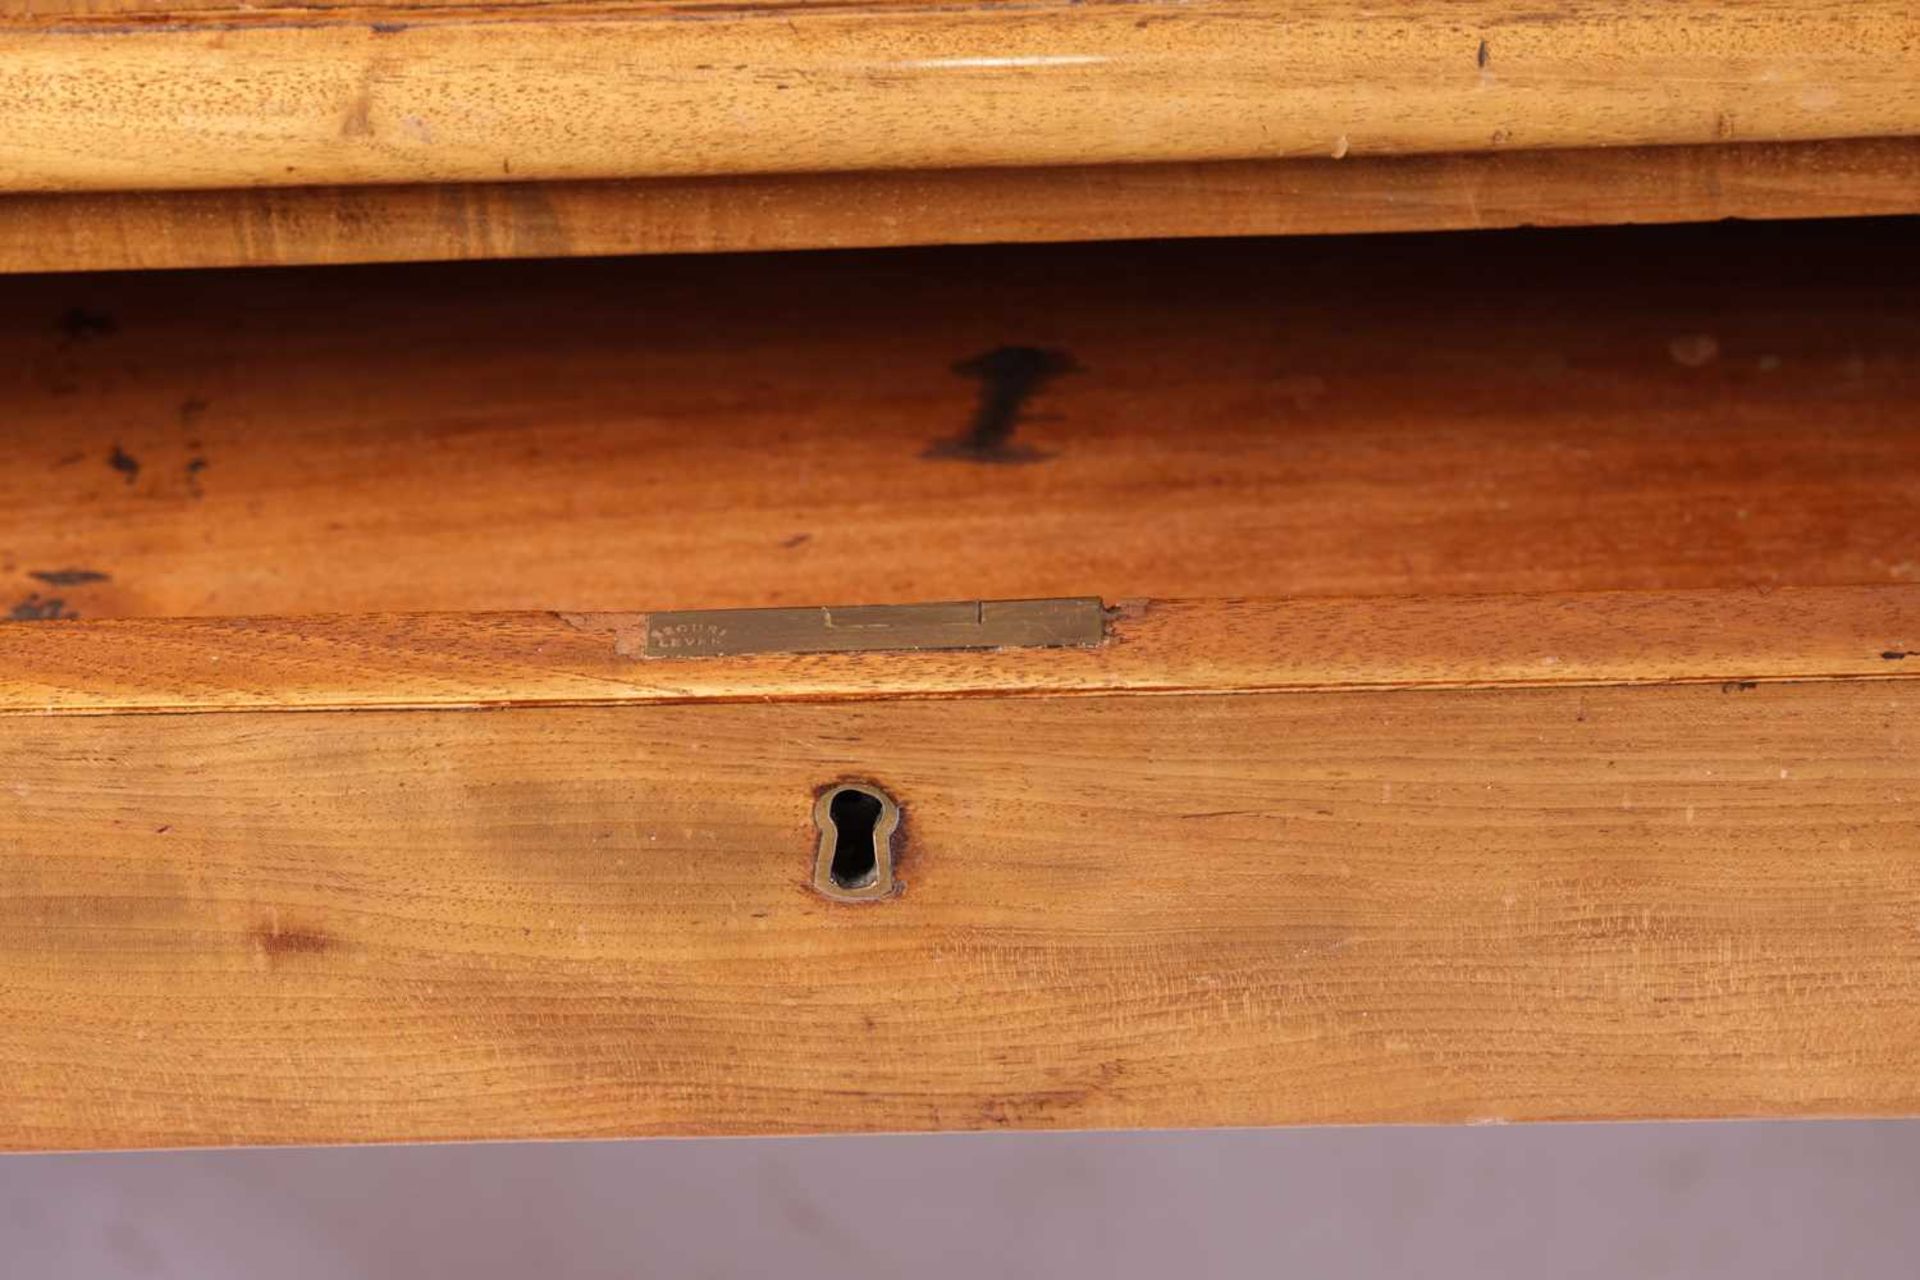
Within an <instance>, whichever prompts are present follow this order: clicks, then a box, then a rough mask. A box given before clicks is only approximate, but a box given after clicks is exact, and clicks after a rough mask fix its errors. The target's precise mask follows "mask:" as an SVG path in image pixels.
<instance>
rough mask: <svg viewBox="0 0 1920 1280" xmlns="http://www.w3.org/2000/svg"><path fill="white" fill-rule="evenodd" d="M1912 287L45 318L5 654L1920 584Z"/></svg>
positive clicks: (1660, 270) (255, 307)
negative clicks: (946, 607)
mask: <svg viewBox="0 0 1920 1280" xmlns="http://www.w3.org/2000/svg"><path fill="white" fill-rule="evenodd" d="M1911 248H1912V232H1911V229H1910V228H1909V227H1908V226H1907V225H1906V224H1904V223H1900V222H1888V223H1878V222H1854V223H1845V224H1839V225H1827V226H1819V225H1794V226H1788V225H1779V226H1773V227H1768V226H1752V227H1713V228H1696V229H1679V228H1675V229H1663V230H1643V231H1632V232H1624V231H1606V232H1578V233H1574V232H1558V233H1518V232H1515V233H1505V234H1503V235H1502V236H1500V237H1484V238H1481V237H1434V238H1393V239H1361V240H1353V241H1317V240H1293V241H1272V242H1245V243H1198V242H1196V243H1189V244H1183V245H1135V246H1129V247H1126V248H1124V249H1121V248H1107V247H1097V246H1065V247H1054V248H1048V249H1045V250H1040V249H994V250H986V249H979V250H965V251H961V250H952V251H904V252H900V253H890V254H883V255H873V256H867V257H859V256H852V255H845V256H843V255H835V254H819V255H787V256H768V257H762V258H725V257H720V258H708V259H693V260H672V259H664V258H661V259H646V260H633V261H627V262H620V263H576V264H564V263H542V264H512V263H498V264H486V265H483V266H474V267H459V268H453V267H446V268H425V267H409V268H381V269H377V270H375V269H345V270H341V271H338V272H266V273H247V272H236V273H229V274H220V273H204V274H197V273H175V274H164V275H155V276H150V277H135V276H78V277H62V278H51V277H50V278H17V279H15V280H13V281H11V282H10V283H9V285H8V287H7V289H6V290H5V291H4V293H3V294H0V350H5V351H6V352H7V359H5V360H0V442H3V443H4V456H5V457H6V458H7V459H8V464H9V465H8V466H7V467H5V468H0V583H4V585H5V587H6V594H5V595H4V596H0V610H11V611H13V612H15V613H16V615H18V616H29V615H33V616H46V615H50V614H56V613H57V614H77V615H79V616H81V617H83V618H108V617H128V616H218V615H234V614H240V615H247V616H254V617H259V616H265V615H272V614H313V613H393V612H433V611H454V612H475V611H517V610H565V611H606V610H633V609H651V608H660V609H674V608H704V607H729V606H755V605H781V604H789V605H806V604H822V603H854V602H860V603H897V602H911V601H916V600H938V599H952V598H968V597H984V598H1017V597H1033V596H1070V595H1098V596H1102V597H1104V598H1106V599H1108V600H1121V599H1130V598H1136V597H1157V598H1183V597H1207V596H1212V597H1233V596H1273V597H1298V596H1326V597H1333V596H1367V595H1422V594H1459V593H1502V592H1513V593H1547V592H1564V591H1594V590H1695V589H1710V588H1722V587H1750V586H1776V585H1801V586H1846V585H1857V584H1898V583H1911V582H1915V581H1920V521H1916V519H1915V511H1916V510H1917V509H1920V418H1916V415H1915V412H1914V407H1915V405H1916V404H1920V324H1917V323H1916V318H1915V314H1914V308H1913V303H1912V299H1913V298H1914V296H1916V293H1920V279H1916V276H1915V268H1916V265H1920V264H1917V263H1916V259H1915V256H1914V255H1913V254H1912V253H1911V252H1910V250H1911ZM1009 345H1015V346H1018V345H1026V346H1033V347H1038V348H1044V349H1051V350H1060V351H1064V352H1066V353H1067V354H1068V355H1069V356H1070V357H1071V359H1072V360H1073V361H1074V362H1075V363H1076V364H1077V366H1078V371H1077V372H1071V373H1064V374H1061V375H1060V376H1058V377H1055V378H1054V379H1052V380H1051V381H1049V382H1047V383H1046V384H1045V385H1044V386H1042V387H1040V388H1039V389H1038V391H1037V392H1036V393H1035V394H1034V395H1032V396H1031V397H1030V398H1029V399H1028V400H1027V401H1026V403H1025V404H1024V406H1023V407H1022V409H1021V411H1020V414H1019V416H1018V421H1017V422H1016V423H1015V424H1014V425H1013V429H1012V434H1011V435H1010V437H1009V439H1008V442H1007V443H1008V448H1009V450H1011V451H1012V452H1013V454H1014V457H1015V459H1016V460H1014V461H1001V462H992V461H989V460H980V459H979V458H978V457H976V458H975V459H974V460H969V459H968V457H966V456H961V457H955V456H951V455H950V454H941V450H942V449H944V448H945V447H946V445H947V444H949V443H950V442H952V441H954V440H956V439H966V438H967V437H968V432H969V430H970V422H971V420H972V419H973V417H974V415H975V412H976V408H977V405H978V401H979V397H980V393H981V390H982V383H981V381H980V380H979V378H977V377H969V376H965V375H962V374H959V373H956V372H955V371H954V366H955V365H956V363H960V362H965V361H967V360H969V359H970V358H972V357H976V356H978V355H980V354H982V353H984V352H988V351H992V350H995V349H999V348H1002V347H1006V346H1009ZM1022 450H1024V451H1025V452H1021V451H1022ZM930 452H931V453H935V454H936V455H939V456H931V457H930V456H928V454H929V453H930ZM1017 459H1025V460H1024V461H1020V460H1017Z"/></svg>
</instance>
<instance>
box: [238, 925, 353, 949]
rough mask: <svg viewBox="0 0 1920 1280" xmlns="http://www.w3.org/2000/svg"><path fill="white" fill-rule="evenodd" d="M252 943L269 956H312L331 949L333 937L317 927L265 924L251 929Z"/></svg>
mask: <svg viewBox="0 0 1920 1280" xmlns="http://www.w3.org/2000/svg"><path fill="white" fill-rule="evenodd" d="M253 945H254V946H256V947H258V948H260V950H262V951H264V952H266V953H267V954H268V955H269V956H314V955H319V954H320V953H322V952H325V951H331V950H333V945H334V943H333V939H332V938H329V937H328V936H327V935H326V934H324V933H321V932H320V931H319V930H318V929H282V928H280V927H279V926H278V925H274V924H265V925H261V926H260V927H259V928H257V929H255V930H254V931H253Z"/></svg>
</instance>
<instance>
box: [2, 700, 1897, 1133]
mask: <svg viewBox="0 0 1920 1280" xmlns="http://www.w3.org/2000/svg"><path fill="white" fill-rule="evenodd" d="M1916 724H1920V694H1917V693H1916V691H1915V688H1914V686H1913V685H1912V683H1911V682H1908V681H1896V682H1873V683H1849V682H1818V683H1809V684H1797V685H1762V686H1759V687H1758V688H1754V689H1751V690H1745V691H1740V690H1728V691H1723V690H1721V689H1720V688H1718V687H1710V686H1709V687H1699V686H1694V687H1681V688H1638V689H1536V690H1522V689H1506V690H1490V691H1470V692H1459V691H1454V692H1436V691H1412V690H1410V691H1403V692H1398V693H1301V694H1280V695H1241V696H1229V697H1205V696H1174V697H1164V698H1142V697H1112V698H1081V699H1049V698H1042V699H1025V700H1023V699H995V698H981V699H966V700H957V701H920V702H912V701H909V702H873V703H854V704H833V705H806V704H792V703H788V704H763V705H749V704H733V705H717V706H678V707H637V708H602V709H548V710H520V711H492V712H439V713H434V712H424V713H423V712H406V713H385V712H352V713H321V714H314V715H285V714H250V713H240V714H231V715H200V716H168V717H102V718H73V719H50V720H32V719H19V720H15V721H12V722H10V724H9V728H8V732H7V734H6V738H5V745H4V751H5V754H6V760H7V776H8V779H9V785H8V787H6V788H5V789H3V790H0V1015H3V1016H0V1145H4V1146H6V1147H8V1148H15V1149H26V1148H72V1147H108V1146H155V1145H168V1146H174V1145H197V1144H210V1143H285V1142H340V1141H389V1140H427V1139H448V1138H498V1137H522V1138H525V1137H563V1136H566V1137H582V1136H596V1137H597V1136H613V1135H634V1134H661V1133H793V1132H804V1131H813V1130H825V1129H831V1130H837V1131H869V1130H897V1129H979V1128H1001V1127H1017V1128H1063V1127H1078V1126H1121V1127H1142V1126H1167V1125H1212V1124H1272V1123H1293V1122H1331V1121H1340V1122H1348V1121H1368V1122H1400V1121H1419V1122H1427V1121H1475V1122H1504V1121H1517V1120H1532V1119H1569V1118H1625V1117H1679V1116H1708V1115H1712V1116H1784V1115H1796V1116H1810V1115H1893V1114H1908V1113H1912V1112H1914V1111H1915V1110H1916V1109H1920V1083H1917V1082H1920V1072H1916V1071H1915V1065H1916V1063H1917V1062H1920V927H1917V926H1920V857H1917V856H1916V850H1917V849H1920V805H1917V804H1916V800H1920V750H1917V749H1916V748H1920V742H1916V740H1915V732H1914V726H1915V725H1916ZM842 776H855V777H864V778H870V779H872V780H875V781H878V782H879V783H881V784H882V785H884V786H885V787H887V788H888V789H889V790H890V792H891V794H893V795H894V796H895V797H896V798H898V799H899V800H900V802H901V804H902V807H903V810H904V813H905V821H906V832H907V844H906V845H905V848H904V852H903V855H902V859H901V863H900V874H901V877H902V879H903V881H904V891H903V892H902V894H901V895H900V896H898V897H897V898H894V899H892V900H890V901H886V902H882V903H877V904H873V903H869V904H861V905H854V906H847V905H839V904H831V903H828V902H826V901H824V900H822V899H821V898H819V897H817V896H816V895H814V894H813V893H812V892H811V891H810V890H809V889H808V888H807V876H808V873H809V870H810V866H811V859H812V856H813V837H812V833H811V830H810V827H809V825H808V814H809V810H810V806H811V804H812V797H813V791H814V788H816V787H817V786H819V785H821V784H822V783H824V782H827V781H831V780H833V779H834V778H837V777H842Z"/></svg>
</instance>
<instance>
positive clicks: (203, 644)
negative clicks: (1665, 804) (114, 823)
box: [0, 585, 1920, 715]
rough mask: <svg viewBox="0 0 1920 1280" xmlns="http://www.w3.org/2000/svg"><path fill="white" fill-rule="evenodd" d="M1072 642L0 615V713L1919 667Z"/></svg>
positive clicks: (1536, 619) (559, 624) (1684, 617)
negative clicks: (786, 644) (834, 641)
mask: <svg viewBox="0 0 1920 1280" xmlns="http://www.w3.org/2000/svg"><path fill="white" fill-rule="evenodd" d="M1109 615H1110V617H1109V622H1108V624H1107V635H1106V639H1105V640H1104V641H1103V642H1102V643H1101V644H1099V645H1098V646H1097V647H1090V648H1057V649H1055V648H1027V649H1018V648H1016V649H1005V650H999V651H993V650H986V651H938V650H935V651H927V652H912V653H900V652H872V653H812V654H754V655H745V656H734V657H706V658H684V659H663V658H648V657H645V656H644V651H645V637H646V631H647V615H646V614H546V613H537V614H414V615H407V614H400V615H385V616H373V617H310V618H290V617H268V618H204V619H198V618H189V619H144V618H139V619H129V620H125V621H106V622H87V621H78V622H75V621H42V622H36V623H33V624H31V625H16V626H7V627H0V715H8V714H13V715H23V714H24V715H40V714H57V713H84V714H96V715H98V714H114V713H121V712H130V711H231V710H240V709H259V710H273V709H303V710H318V709H347V708H401V707H419V708H438V707H462V706H465V707H502V706H535V705H550V704H556V703H562V704H586V703H607V704H647V703H670V702H692V701H699V702H713V701H728V700H734V701H740V700H747V701H758V700H765V699H772V698H789V699H813V700H820V699H851V700H859V699H873V698H893V697H955V696H964V695H993V696H996V697H1008V696H1015V695H1021V694H1035V695H1049V694H1055V695H1057V694H1095V693H1192V692H1210V691H1211V692H1249V691H1263V690H1266V691H1271V690H1289V689H1329V688H1379V689H1395V688H1407V687H1420V686H1425V687H1449V688H1476V687H1479V688H1484V687H1497V686H1512V685H1549V684H1556V685H1557V684H1640V683H1663V684H1672V683H1685V682H1705V683H1712V684H1722V685H1729V686H1731V685H1743V686H1744V685H1749V684H1752V683H1753V682H1756V681H1763V680H1764V681H1772V680H1804V679H1873V678H1897V677H1904V676H1909V675H1914V674H1920V585H1915V586H1903V587H1840V588H1780V589H1774V590H1751V589H1750V590H1744V591H1694V592H1645V593H1630V592H1621V593H1606V594H1595V595H1554V596H1453V597H1439V598H1431V599H1419V598H1414V599H1394V598H1375V599H1362V600H1295V601H1276V600H1231V601H1216V600H1185V601H1164V600H1155V601H1144V600H1142V601H1130V602H1126V603H1123V604H1120V605H1118V606H1116V607H1113V608H1112V609H1110V610H1109Z"/></svg>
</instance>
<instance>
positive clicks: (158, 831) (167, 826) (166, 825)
mask: <svg viewBox="0 0 1920 1280" xmlns="http://www.w3.org/2000/svg"><path fill="white" fill-rule="evenodd" d="M171 830H173V824H172V823H171V822H163V823H161V824H160V825H159V826H157V827H155V828H154V829H153V834H155V835H157V836H163V835H165V834H167V832H169V831H171Z"/></svg>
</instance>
